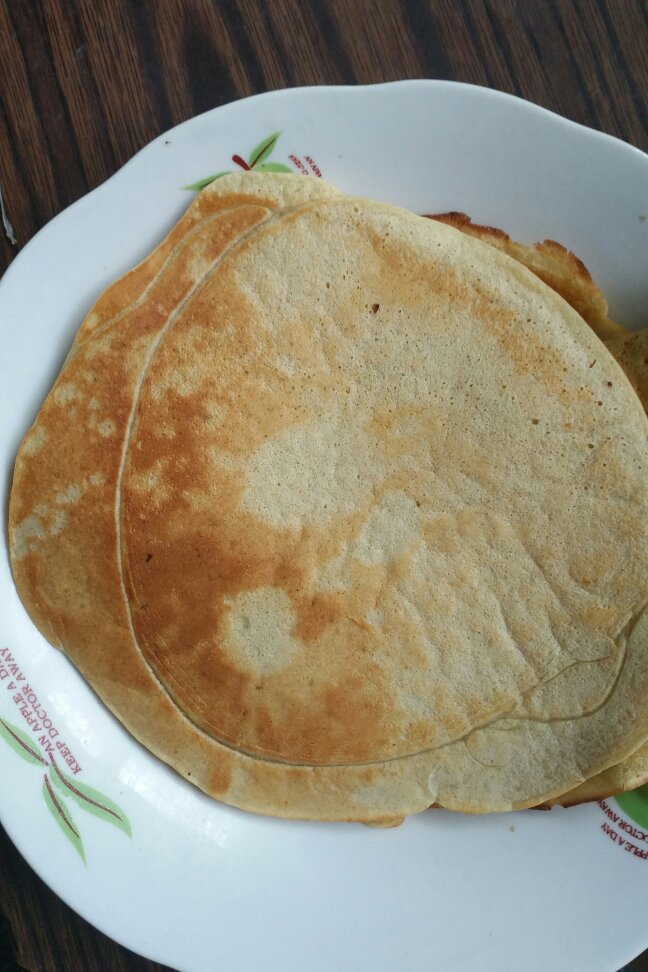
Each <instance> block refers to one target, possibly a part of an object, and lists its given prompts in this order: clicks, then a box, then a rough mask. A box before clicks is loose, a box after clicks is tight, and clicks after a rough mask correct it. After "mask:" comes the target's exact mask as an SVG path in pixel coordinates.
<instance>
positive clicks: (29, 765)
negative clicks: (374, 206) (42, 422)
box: [0, 81, 648, 972]
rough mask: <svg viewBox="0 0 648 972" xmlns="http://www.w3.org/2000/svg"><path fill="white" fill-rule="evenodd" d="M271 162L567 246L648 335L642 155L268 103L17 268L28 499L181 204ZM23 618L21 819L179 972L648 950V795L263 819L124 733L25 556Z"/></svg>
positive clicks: (101, 910) (392, 114) (110, 196)
mask: <svg viewBox="0 0 648 972" xmlns="http://www.w3.org/2000/svg"><path fill="white" fill-rule="evenodd" d="M276 133H280V134H279V135H278V136H277V137H276V138H274V139H272V138H270V136H272V135H273V134H276ZM265 142H267V143H268V144H266V150H265V152H263V144H262V143H265ZM233 156H234V157H236V158H234V160H233ZM255 156H257V157H258V156H260V158H258V160H257V165H268V164H271V165H275V166H277V165H278V166H287V167H288V168H290V169H291V170H299V171H304V172H305V173H308V174H309V177H311V178H312V177H313V175H315V176H317V175H318V174H319V173H320V172H321V174H322V175H324V176H325V177H326V178H328V179H330V180H331V181H332V182H333V183H336V184H337V185H338V186H340V187H341V188H343V189H345V190H347V191H350V192H354V193H358V194H361V195H368V196H373V197H376V198H378V199H384V200H388V201H390V202H395V203H399V204H401V205H404V206H407V207H409V208H411V209H413V210H415V211H418V212H438V211H443V210H450V209H459V210H463V211H465V212H467V213H469V214H470V215H471V216H472V217H473V218H474V219H475V220H477V221H479V222H482V223H490V224H493V225H496V226H500V227H503V228H505V229H506V230H508V231H509V232H510V233H511V235H513V236H514V237H515V238H517V239H520V240H527V241H534V240H539V239H544V238H545V237H551V238H553V239H557V240H559V241H561V242H562V243H564V244H565V245H567V246H568V247H570V248H573V249H574V250H575V252H576V253H578V254H579V256H580V257H581V258H582V259H583V260H584V261H585V263H586V264H587V265H588V266H589V268H590V269H591V271H592V273H593V274H594V276H595V278H596V279H597V280H598V281H599V282H600V283H601V284H602V286H603V288H604V291H605V292H606V294H607V295H608V296H609V299H610V304H611V309H612V313H613V315H614V316H616V317H617V319H619V320H620V321H623V322H624V323H625V324H626V325H629V326H633V327H639V326H641V325H642V323H643V324H646V323H648V320H646V308H647V307H648V272H647V270H648V266H647V261H646V253H648V220H647V219H646V216H647V215H648V156H646V155H644V154H643V153H641V152H639V151H637V150H636V149H633V148H631V147H630V146H628V145H625V144H624V143H622V142H619V141H616V140H615V139H612V138H609V137H607V136H604V135H600V134H598V133H595V132H593V131H590V130H588V129H585V128H582V127H580V126H578V125H575V124H573V123H571V122H568V121H565V120H564V119H562V118H559V117H557V116H555V115H552V114H550V113H549V112H546V111H544V110H542V109H540V108H537V107H535V106H533V105H530V104H527V103H525V102H523V101H519V100H517V99H515V98H512V97H509V96H507V95H503V94H499V93H497V92H493V91H489V90H486V89H483V88H477V87H471V86H468V85H461V84H453V83H449V82H434V81H411V82H403V83H399V84H390V85H380V86H376V87H369V88H311V89H297V90H291V91H280V92H274V93H271V94H266V95H260V96H258V97H255V98H250V99H247V100H245V101H239V102H237V103H235V104H231V105H227V106H226V107H224V108H219V109H216V110H214V111H211V112H208V113H207V114H204V115H201V116H200V117H198V118H194V119H192V120H191V121H189V122H186V123H185V124H183V125H180V126H179V127H178V128H175V129H173V131H171V132H169V133H167V134H166V135H161V136H160V137H159V138H158V139H156V140H155V141H154V142H152V143H151V144H150V145H149V146H147V147H146V148H145V149H144V150H143V151H142V152H140V153H139V154H138V155H137V156H136V157H135V158H134V159H133V160H132V161H131V162H129V163H128V165H126V166H125V167H124V168H123V169H121V170H120V171H119V172H118V173H117V174H116V175H115V176H114V177H113V178H112V179H110V180H109V181H108V182H107V183H105V184H104V185H103V186H101V187H100V188H99V189H97V190H95V191H94V192H92V193H91V194H90V195H88V196H86V197H85V198H84V199H82V200H80V201H79V202H77V203H76V204H75V205H74V206H72V207H70V208H69V209H68V210H66V211H65V212H64V213H62V214H61V215H60V216H58V217H57V218H56V219H55V220H53V221H52V222H51V223H49V225H48V226H46V227H45V228H44V229H43V230H42V231H41V232H40V233H39V234H38V236H36V238H35V239H34V240H32V242H31V243H30V244H29V245H28V246H27V247H26V248H25V249H24V250H23V251H22V253H21V254H20V255H19V256H18V258H17V259H16V260H15V261H14V263H13V264H12V266H11V268H10V270H9V272H8V273H7V274H6V275H5V277H4V279H3V281H2V284H1V285H0V328H1V331H0V341H1V347H2V356H3V365H4V367H3V372H2V381H1V382H0V456H1V459H2V465H3V472H4V490H5V494H4V495H5V501H6V496H7V493H8V489H9V483H10V475H11V467H12V463H13V457H14V454H15V450H16V448H17V446H18V443H19V441H20V439H21V438H22V436H23V434H24V432H25V430H26V429H27V427H28V425H29V424H30V422H31V421H32V420H33V418H34V416H35V414H36V411H37V409H38V407H39V405H40V403H41V401H42V399H43V397H44V395H45V393H46V392H47V390H48V389H49V387H50V384H51V382H52V380H53V378H54V376H55V373H56V372H57V369H58V368H59V366H60V364H61V362H62V359H63V357H64V355H65V353H66V350H67V348H68V346H69V344H70V342H71V341H72V338H73V335H74V333H75V331H76V329H77V327H78V326H79V324H80V322H81V319H82V317H83V316H84V314H85V312H86V311H87V310H88V309H89V308H90V306H91V305H92V303H93V301H94V300H95V298H96V297H97V296H98V295H99V294H100V292H101V291H102V290H103V289H104V287H105V286H106V285H107V284H108V283H109V282H110V281H112V280H113V279H114V278H115V277H117V276H119V275H120V274H121V273H122V272H124V271H125V270H127V269H128V268H129V267H131V266H132V265H133V264H134V263H136V262H137V261H138V260H139V259H140V258H142V257H143V256H144V255H145V254H147V253H148V252H149V251H150V250H151V249H152V247H153V246H154V245H155V244H156V243H157V242H158V241H159V240H160V238H161V237H162V236H163V234H164V233H165V231H166V230H167V229H168V228H169V227H170V226H171V225H172V224H173V223H174V222H175V221H176V219H177V218H178V216H179V215H180V213H181V212H182V211H183V209H184V208H185V207H186V205H187V204H188V202H189V200H190V198H191V194H190V193H189V192H187V190H184V189H182V188H181V187H182V186H185V185H187V184H188V183H193V182H195V181H197V180H200V179H202V178H204V177H206V176H208V175H210V174H212V173H216V172H219V171H223V170H228V169H236V168H240V167H241V164H242V163H245V164H250V162H252V161H254V158H255ZM3 508H4V507H3ZM2 542H3V544H5V543H6V541H5V532H4V530H3V535H2ZM0 618H1V620H0V736H1V738H0V780H1V781H2V782H1V784H0V786H1V789H0V819H1V820H2V823H3V825H4V826H5V828H6V829H7V831H8V833H9V835H10V836H11V838H12V840H13V841H14V842H15V844H16V846H17V847H18V848H19V849H20V851H21V852H22V853H23V854H24V856H25V857H26V858H27V860H28V861H29V863H30V864H31V865H32V866H33V867H34V868H35V870H36V871H37V872H38V873H39V874H40V875H41V877H42V878H43V879H44V880H45V881H46V882H47V883H48V884H49V885H50V887H52V888H53V889H54V891H56V893H57V894H59V895H60V896H61V897H62V898H63V899H64V900H65V901H66V902H67V903H68V904H69V905H71V906H72V908H74V909H75V910H76V911H78V912H79V913H80V914H81V915H83V916H84V917H85V918H87V919H88V920H89V921H90V922H92V923H93V924H94V925H96V926H97V927H98V928H100V929H101V930H102V931H104V932H106V933H107V934H108V935H110V936H112V937H113V938H115V939H117V940H118V941H119V942H121V943H123V944H124V945H126V946H128V947H129V948H131V949H134V950H135V951H137V952H140V953H142V954H144V955H146V956H149V957H151V958H154V959H157V960H158V961H161V962H164V963H167V964H168V965H171V966H173V967H175V968H177V969H180V970H182V972H213V970H214V969H224V970H227V972H243V970H249V969H252V968H264V969H266V970H269V972H271V970H276V972H291V970H293V969H297V968H303V969H307V970H309V972H331V970H336V972H338V970H340V972H344V970H366V969H372V970H373V972H414V970H421V972H422V970H425V972H435V970H442V972H448V970H450V969H460V970H462V972H468V970H476V972H477V970H478V972H491V970H492V972H513V970H515V972H518V970H520V969H525V970H526V972H547V970H550V972H563V970H564V972H575V970H576V972H578V970H586V972H615V970H616V969H618V968H619V967H620V966H621V965H623V964H624V963H625V962H626V961H627V960H629V959H630V958H631V957H633V956H634V955H636V954H638V953H639V952H640V951H641V950H642V949H643V948H645V947H646V946H648V924H647V923H646V916H645V901H646V895H647V893H648V859H647V858H648V834H647V833H646V830H648V802H642V800H641V798H640V797H635V799H634V803H633V802H632V801H630V802H629V803H628V802H627V801H626V805H625V809H623V810H622V809H621V807H620V805H619V804H618V803H617V802H616V801H614V800H609V801H607V802H604V803H603V804H601V805H593V806H586V807H582V808H577V809H573V810H570V811H562V810H557V811H554V812H552V813H546V814H545V813H538V812H533V811H527V812H525V813H518V814H510V815H506V814H502V815H495V816H489V817H485V818H470V817H461V816H459V815H455V814H451V813H446V812H428V813H423V814H421V815H419V816H418V817H416V818H414V819H411V820H408V821H407V822H406V824H405V825H404V826H403V827H402V828H400V829H398V830H392V831H376V830H370V829H368V828H366V827H362V826H360V825H324V824H306V823H303V824H300V823H289V822H285V821H278V820H271V819H264V818H259V817H255V816H252V815H249V814H246V813H243V812H239V811H236V810H232V809H230V808H228V807H225V806H221V805H219V804H218V803H215V802H213V801H212V800H209V799H208V798H206V797H204V796H203V795H202V794H201V793H199V792H198V791H197V790H195V789H194V788H193V787H191V786H190V785H189V784H187V783H185V782H184V781H183V780H181V779H180V778H179V777H178V776H176V775H175V774H174V773H173V772H172V771H170V770H169V769H167V767H166V766H164V765H163V764H162V763H160V762H158V760H156V759H155V758H154V757H152V756H150V755H149V754H148V753H147V752H145V751H144V750H143V749H142V748H141V747H140V746H139V745H138V744H136V743H135V742H134V741H133V740H132V739H131V738H130V737H129V736H128V735H127V733H126V732H125V731H124V730H123V729H122V727H121V726H120V725H119V724H118V723H117V722H116V721H115V719H113V718H112V717H111V716H110V714H109V713H108V712H107V711H106V709H105V708H104V707H103V705H102V704H101V703H100V702H99V701H98V699H97V698H96V697H95V695H94V694H93V693H92V691H91V690H90V689H89V688H88V687H87V686H86V685H85V683H84V681H83V679H82V678H81V677H80V676H79V675H78V674H77V672H76V671H75V670H74V669H73V668H72V666H71V665H70V664H69V663H68V662H67V661H66V659H65V658H64V657H63V656H62V655H61V654H59V653H58V652H56V651H54V650H53V649H52V648H51V647H50V646H49V645H48V644H47V643H46V642H45V641H44V640H43V638H42V637H41V636H40V635H39V633H38V632H37V631H36V629H35V628H34V627H33V625H32V624H31V622H30V621H29V619H28V617H27V615H26V613H25V611H24V610H23V608H22V606H21V604H20V602H19V600H18V597H17V594H16V591H15V588H14V586H13V583H12V579H11V574H10V570H9V563H8V557H7V553H6V548H5V549H3V554H2V557H1V559H0ZM51 755H54V757H55V762H56V766H57V767H58V769H59V770H60V771H61V772H60V774H57V771H56V769H55V768H54V766H53V765H52V763H51Z"/></svg>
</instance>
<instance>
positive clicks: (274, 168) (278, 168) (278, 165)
mask: <svg viewBox="0 0 648 972" xmlns="http://www.w3.org/2000/svg"><path fill="white" fill-rule="evenodd" d="M254 170H255V172H292V171H293V170H292V169H291V168H290V166H289V165H284V164H283V162H262V163H261V165H255V167H254Z"/></svg>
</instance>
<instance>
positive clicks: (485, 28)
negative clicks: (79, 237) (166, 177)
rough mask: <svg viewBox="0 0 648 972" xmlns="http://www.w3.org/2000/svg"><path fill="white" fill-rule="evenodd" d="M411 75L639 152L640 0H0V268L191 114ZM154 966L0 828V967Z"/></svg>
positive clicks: (107, 970) (646, 141)
mask: <svg viewBox="0 0 648 972" xmlns="http://www.w3.org/2000/svg"><path fill="white" fill-rule="evenodd" d="M413 77H428V78H451V79H455V80H459V81H468V82H472V83H475V84H483V85H489V86H491V87H494V88H499V89H501V90H502V91H510V92H513V93H514V94H517V95H521V96H522V97H524V98H528V99H529V100H531V101H535V102H537V103H538V104H541V105H545V106H546V107H547V108H551V109H553V110H554V111H557V112H559V113H560V114H563V115H566V116H567V117H568V118H573V119H574V120H576V121H578V122H582V123H583V124H585V125H589V126H591V127H593V128H599V129H602V130H603V131H606V132H610V133H612V134H613V135H617V136H619V137H620V138H623V139H625V140H627V141H628V142H632V143H633V144H634V145H637V146H639V147H640V148H642V149H644V150H648V104H647V101H646V94H647V92H648V8H647V6H646V3H645V2H644V0H519V2H515V0H436V2H435V0H428V2H425V0H300V2H297V3H296V2H295V0H238V2H237V0H223V2H218V0H157V2H156V0H0V186H1V188H2V192H3V195H4V200H5V205H6V208H7V214H8V216H9V219H10V221H11V224H12V225H13V228H14V231H15V235H16V238H17V246H16V247H14V246H12V245H11V244H10V243H9V240H8V239H7V238H6V236H4V235H3V236H1V237H0V272H2V271H3V270H4V269H5V268H6V266H7V265H8V264H9V262H10V261H11V259H12V257H13V256H14V254H15V253H16V252H17V250H18V249H19V248H20V246H22V245H23V244H24V243H26V242H27V241H28V240H29V239H30V237H32V236H33V235H34V233H36V231H37V230H38V229H39V228H40V227H41V226H42V225H43V224H44V223H46V222H47V221H48V220H49V219H51V218H52V217H53V216H55V215H56V213H58V212H59V211H60V210H61V209H63V208H65V207H66V206H68V205H69V204H70V203H72V202H74V200H75V199H78V198H79V196H82V195H83V194H84V193H86V192H88V190H90V189H92V188H94V187H95V186H97V185H98V184H99V183H101V182H103V180H104V179H106V178H107V177H108V176H110V175H112V173H113V172H114V171H115V170H116V169H117V168H118V167H119V166H121V165H122V164H123V163H124V162H126V161H127V159H129V158H130V157H131V156H132V155H133V154H134V153H135V152H137V150H138V149H140V148H141V147H142V146H143V145H144V144H145V143H146V142H148V141H149V140H150V139H152V138H154V137H155V136H156V135H158V134H159V133H160V132H162V131H164V130H165V129H167V128H169V127H171V126H172V125H175V124H177V123H178V122H181V121H183V120H184V119H185V118H189V117H190V116H191V115H194V114H196V113H198V112H201V111H205V110H206V109H208V108H213V107H215V106H216V105H222V104H225V103H226V102H228V101H232V100H234V99H236V98H241V97H244V96H245V95H250V94H255V93H256V92H259V91H264V90H268V89H273V88H282V87H286V86H292V85H306V84H355V83H360V84H366V83H370V82H376V81H391V80H396V79H399V78H413ZM161 968H162V966H159V965H156V964H155V963H153V962H148V961H145V960H144V959H141V958H138V957H137V956H134V955H132V954H131V953H130V952H127V951H126V950H125V949H123V948H120V947H119V946H117V945H115V944H114V943H113V942H111V941H110V940H108V939H107V938H105V937H104V936H103V935H101V934H99V933H98V932H96V931H95V930H94V929H93V928H92V927H91V926H90V925H88V924H87V923H86V922H85V921H83V920H82V919H80V918H79V917H77V916H76V915H75V914H74V913H73V912H72V911H71V910H70V909H69V908H67V907H66V906H65V905H64V904H63V903H62V902H60V901H59V899H58V898H57V897H56V896H55V895H54V894H52V892H50V891H49V890H48V889H47V888H46V887H45V885H44V884H43V883H42V882H41V881H40V879H39V878H38V877H36V875H35V874H34V873H33V872H32V871H31V869H30V868H29V867H28V866H27V865H26V864H25V862H24V861H23V860H22V858H21V857H20V855H19V854H18V853H17V851H16V850H15V849H14V848H13V846H12V845H11V844H10V842H9V841H8V839H7V838H6V836H5V835H4V833H3V832H2V831H1V830H0V972H10V970H11V972H16V970H19V969H25V970H28V972H120V970H129V972H133V970H147V972H153V970H160V969H161ZM631 968H632V970H633V972H639V970H644V972H646V970H648V957H647V956H644V957H643V958H642V959H638V960H637V961H636V962H635V963H633V964H632V966H631ZM224 972H226V970H224ZM286 972H291V970H286ZM547 972H551V970H547ZM575 972H577V970H575ZM578 972H586V970H578Z"/></svg>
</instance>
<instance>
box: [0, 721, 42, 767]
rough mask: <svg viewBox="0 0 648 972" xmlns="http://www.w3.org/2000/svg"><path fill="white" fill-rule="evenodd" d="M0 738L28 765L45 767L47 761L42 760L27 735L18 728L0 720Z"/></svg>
mask: <svg viewBox="0 0 648 972" xmlns="http://www.w3.org/2000/svg"><path fill="white" fill-rule="evenodd" d="M0 736H1V737H2V738H3V739H4V740H5V741H6V742H8V743H9V745H10V746H11V748H12V749H13V750H14V751H15V752H17V753H18V755H19V756H22V758H23V759H26V760H27V762H28V763H35V764H36V765H38V764H39V763H40V764H42V765H43V766H47V760H46V759H43V757H42V756H41V755H40V753H39V752H38V750H37V749H36V747H35V746H34V745H33V743H32V740H31V739H30V738H29V736H28V735H27V733H26V732H24V731H23V730H22V729H19V728H18V726H14V725H13V723H11V722H5V720H4V719H0Z"/></svg>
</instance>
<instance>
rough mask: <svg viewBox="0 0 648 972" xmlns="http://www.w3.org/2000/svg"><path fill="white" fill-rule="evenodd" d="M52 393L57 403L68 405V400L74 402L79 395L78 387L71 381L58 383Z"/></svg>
mask: <svg viewBox="0 0 648 972" xmlns="http://www.w3.org/2000/svg"><path fill="white" fill-rule="evenodd" d="M53 395H54V399H55V401H57V402H58V404H59V405H68V404H69V403H70V402H74V401H76V400H77V398H80V397H81V395H80V392H79V389H78V388H77V387H76V385H73V384H72V383H71V382H67V383H64V384H62V385H59V386H58V387H57V388H55V389H54V392H53Z"/></svg>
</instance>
